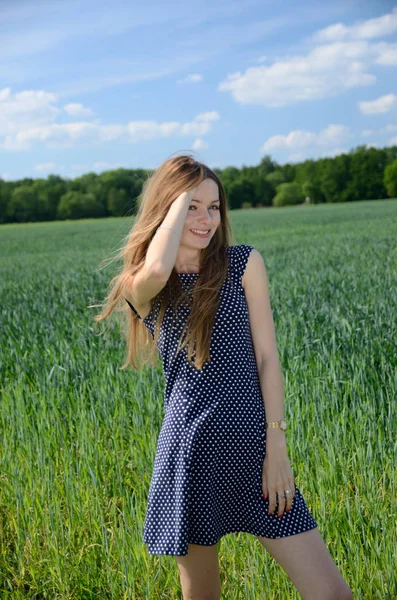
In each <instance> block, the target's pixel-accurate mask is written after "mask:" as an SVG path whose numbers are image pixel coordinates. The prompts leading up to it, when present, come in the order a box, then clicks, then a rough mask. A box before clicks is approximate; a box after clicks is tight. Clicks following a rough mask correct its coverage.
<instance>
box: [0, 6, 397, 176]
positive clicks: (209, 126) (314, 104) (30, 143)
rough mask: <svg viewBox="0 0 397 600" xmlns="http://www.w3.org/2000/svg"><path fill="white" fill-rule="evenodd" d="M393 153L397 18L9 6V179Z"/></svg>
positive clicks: (2, 125) (2, 141)
mask: <svg viewBox="0 0 397 600" xmlns="http://www.w3.org/2000/svg"><path fill="white" fill-rule="evenodd" d="M363 144H365V145H367V146H368V147H369V146H374V147H385V146H390V145H397V3H396V2H394V3H393V2H388V1H386V0H373V1H371V2H369V1H367V0H360V1H354V2H353V1H350V0H334V1H332V2H315V1H306V0H302V1H301V2H299V3H298V2H292V1H291V0H284V2H282V3H281V2H275V1H274V0H273V1H272V0H269V1H267V0H227V1H226V0H217V1H214V0H211V1H210V0H197V1H196V2H181V1H179V2H176V1H175V0H167V1H166V2H164V1H163V0H162V1H160V0H146V1H145V2H139V1H138V2H125V1H124V2H122V1H121V0H112V2H111V3H108V2H105V1H104V0H95V2H94V1H93V0H78V1H76V0H62V1H59V0H51V1H42V0H25V1H21V0H12V1H11V0H1V2H0V177H1V178H2V179H4V180H8V181H10V180H17V179H21V178H23V177H33V178H39V177H44V178H46V177H47V176H48V174H59V175H61V176H62V177H67V178H75V177H78V176H80V175H82V174H84V173H88V172H96V173H101V172H102V171H106V170H109V169H116V168H119V167H123V168H142V169H156V168H157V167H158V166H160V164H161V163H162V162H163V161H164V160H166V159H167V158H170V157H171V156H173V155H177V154H181V153H183V152H186V153H190V154H193V155H194V157H195V158H196V159H197V160H199V161H202V162H204V163H206V164H207V165H208V166H209V167H211V168H215V167H217V168H220V169H223V168H225V167H227V166H235V167H237V168H241V167H242V166H243V165H246V166H255V165H258V164H259V162H260V161H261V159H262V158H263V156H265V155H270V156H271V157H272V158H273V159H274V160H276V161H277V162H278V163H279V164H285V163H286V162H290V163H294V162H300V161H302V160H305V159H306V158H320V157H325V156H336V155H338V154H341V153H342V152H347V151H348V150H349V149H351V148H354V147H356V146H358V145H363Z"/></svg>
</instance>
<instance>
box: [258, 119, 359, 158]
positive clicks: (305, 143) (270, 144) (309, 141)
mask: <svg viewBox="0 0 397 600" xmlns="http://www.w3.org/2000/svg"><path fill="white" fill-rule="evenodd" d="M349 137H350V130H349V127H346V126H345V125H328V127H326V128H325V129H322V130H321V131H319V132H318V133H314V132H312V131H304V130H301V129H297V130H295V131H290V133H288V134H287V135H274V136H272V137H270V138H269V139H268V140H266V142H265V143H264V144H263V146H262V148H261V151H263V152H268V151H272V150H279V149H287V150H291V149H295V148H309V147H316V146H320V147H321V146H334V145H335V144H340V143H341V142H343V141H345V140H346V139H348V138H349Z"/></svg>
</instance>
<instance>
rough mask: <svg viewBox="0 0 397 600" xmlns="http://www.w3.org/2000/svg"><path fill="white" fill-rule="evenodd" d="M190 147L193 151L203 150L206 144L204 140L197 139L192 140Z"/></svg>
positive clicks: (206, 146)
mask: <svg viewBox="0 0 397 600" xmlns="http://www.w3.org/2000/svg"><path fill="white" fill-rule="evenodd" d="M192 147H193V149H194V150H205V149H206V148H208V144H207V142H205V141H204V140H202V139H200V138H197V139H196V140H194V142H193V146H192Z"/></svg>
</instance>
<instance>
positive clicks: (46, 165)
mask: <svg viewBox="0 0 397 600" xmlns="http://www.w3.org/2000/svg"><path fill="white" fill-rule="evenodd" d="M56 168H57V165H56V164H55V163H52V162H48V163H39V164H38V165H35V169H36V171H51V169H56ZM58 169H59V167H58Z"/></svg>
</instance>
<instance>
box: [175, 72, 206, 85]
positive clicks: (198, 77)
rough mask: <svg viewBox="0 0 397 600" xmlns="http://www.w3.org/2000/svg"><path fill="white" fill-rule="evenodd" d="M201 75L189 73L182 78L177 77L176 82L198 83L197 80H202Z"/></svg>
mask: <svg viewBox="0 0 397 600" xmlns="http://www.w3.org/2000/svg"><path fill="white" fill-rule="evenodd" d="M203 79H204V78H203V76H202V75H200V74H199V73H191V74H190V75H187V77H184V78H183V79H178V82H177V83H198V82H199V81H203Z"/></svg>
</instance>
